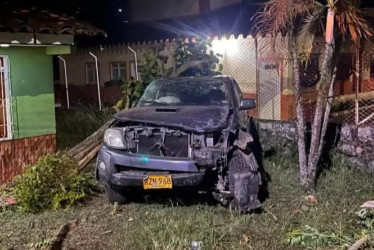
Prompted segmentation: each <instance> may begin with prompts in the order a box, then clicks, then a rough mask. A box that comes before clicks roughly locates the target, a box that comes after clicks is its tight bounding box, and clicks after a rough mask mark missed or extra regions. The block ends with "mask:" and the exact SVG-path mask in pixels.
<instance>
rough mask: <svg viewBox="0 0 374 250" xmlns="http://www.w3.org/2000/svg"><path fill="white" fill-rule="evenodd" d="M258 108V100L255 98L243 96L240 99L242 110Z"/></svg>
mask: <svg viewBox="0 0 374 250" xmlns="http://www.w3.org/2000/svg"><path fill="white" fill-rule="evenodd" d="M254 108H256V100H255V99H253V98H243V99H242V100H241V101H240V107H239V109H240V110H250V109H254Z"/></svg>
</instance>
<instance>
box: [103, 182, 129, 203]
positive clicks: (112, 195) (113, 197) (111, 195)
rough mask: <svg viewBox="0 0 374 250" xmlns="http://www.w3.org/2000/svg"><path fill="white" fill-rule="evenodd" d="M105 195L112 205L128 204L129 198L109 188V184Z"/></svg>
mask: <svg viewBox="0 0 374 250" xmlns="http://www.w3.org/2000/svg"><path fill="white" fill-rule="evenodd" d="M105 194H106V196H107V198H108V200H109V202H110V203H118V204H125V203H127V197H126V195H125V194H124V192H123V191H122V192H121V191H119V190H115V189H113V188H112V187H110V186H109V184H106V185H105Z"/></svg>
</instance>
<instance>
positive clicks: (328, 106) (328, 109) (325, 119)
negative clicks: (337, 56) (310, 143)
mask: <svg viewBox="0 0 374 250" xmlns="http://www.w3.org/2000/svg"><path fill="white" fill-rule="evenodd" d="M336 71H337V68H336V66H335V69H334V72H333V75H332V79H331V83H330V89H329V96H328V99H327V103H326V110H325V115H324V117H323V124H322V131H321V139H320V144H319V148H318V155H317V157H318V158H320V157H321V153H322V149H323V146H324V139H325V135H326V131H327V126H328V124H329V118H330V113H331V106H332V101H333V99H334V82H335V79H336ZM312 175H313V173H312Z"/></svg>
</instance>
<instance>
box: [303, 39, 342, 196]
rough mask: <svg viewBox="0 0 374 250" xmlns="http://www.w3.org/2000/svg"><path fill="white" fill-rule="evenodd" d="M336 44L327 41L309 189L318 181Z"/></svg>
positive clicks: (311, 149) (310, 153) (317, 109)
mask: <svg viewBox="0 0 374 250" xmlns="http://www.w3.org/2000/svg"><path fill="white" fill-rule="evenodd" d="M334 51H335V49H334V44H329V43H326V45H325V57H324V61H323V64H322V69H323V71H322V76H321V80H320V84H319V90H318V96H317V104H316V109H315V113H314V120H313V125H312V138H311V142H310V150H309V157H308V183H307V188H308V189H314V187H315V182H316V173H317V164H318V161H319V155H318V149H319V147H320V143H322V141H321V127H322V120H323V118H324V111H325V110H326V103H327V97H328V93H329V86H330V83H331V78H332V74H331V73H332V72H331V68H333V57H334Z"/></svg>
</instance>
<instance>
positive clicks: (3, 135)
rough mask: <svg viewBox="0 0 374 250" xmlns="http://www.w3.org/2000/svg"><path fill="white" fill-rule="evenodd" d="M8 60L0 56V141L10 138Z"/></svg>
mask: <svg viewBox="0 0 374 250" xmlns="http://www.w3.org/2000/svg"><path fill="white" fill-rule="evenodd" d="M10 96H11V94H10V84H9V61H8V58H7V57H5V56H0V141H3V140H9V139H11V138H12V131H11V129H12V119H11V101H10V99H11V98H10Z"/></svg>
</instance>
